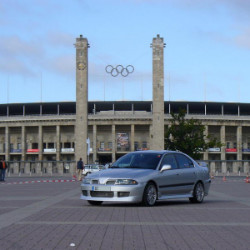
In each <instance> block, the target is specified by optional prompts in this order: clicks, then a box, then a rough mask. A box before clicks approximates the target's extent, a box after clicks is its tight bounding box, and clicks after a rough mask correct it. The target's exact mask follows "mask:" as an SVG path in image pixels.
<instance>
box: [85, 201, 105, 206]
mask: <svg viewBox="0 0 250 250" xmlns="http://www.w3.org/2000/svg"><path fill="white" fill-rule="evenodd" d="M88 203H89V204H90V205H93V206H100V205H101V204H102V201H88Z"/></svg>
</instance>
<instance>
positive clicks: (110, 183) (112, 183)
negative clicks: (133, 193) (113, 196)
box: [106, 181, 115, 185]
mask: <svg viewBox="0 0 250 250" xmlns="http://www.w3.org/2000/svg"><path fill="white" fill-rule="evenodd" d="M106 185H115V181H107V182H106Z"/></svg>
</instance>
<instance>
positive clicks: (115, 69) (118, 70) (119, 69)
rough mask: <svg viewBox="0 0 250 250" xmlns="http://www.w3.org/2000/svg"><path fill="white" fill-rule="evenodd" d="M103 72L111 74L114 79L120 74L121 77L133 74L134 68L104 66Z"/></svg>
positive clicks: (130, 66) (129, 66)
mask: <svg viewBox="0 0 250 250" xmlns="http://www.w3.org/2000/svg"><path fill="white" fill-rule="evenodd" d="M105 70H106V72H107V73H108V74H111V76H113V77H116V76H118V75H119V74H121V76H123V77H126V76H128V75H129V74H131V73H133V72H134V67H133V66H132V65H128V66H127V67H126V68H124V67H123V66H122V65H117V66H116V67H113V66H112V65H108V66H106V68H105Z"/></svg>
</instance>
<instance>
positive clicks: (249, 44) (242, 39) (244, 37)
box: [233, 28, 250, 49]
mask: <svg viewBox="0 0 250 250" xmlns="http://www.w3.org/2000/svg"><path fill="white" fill-rule="evenodd" d="M233 42H234V44H236V45H237V46H239V47H242V48H246V49H250V28H246V29H244V30H243V31H242V32H241V33H240V34H239V35H237V36H235V37H234V39H233Z"/></svg>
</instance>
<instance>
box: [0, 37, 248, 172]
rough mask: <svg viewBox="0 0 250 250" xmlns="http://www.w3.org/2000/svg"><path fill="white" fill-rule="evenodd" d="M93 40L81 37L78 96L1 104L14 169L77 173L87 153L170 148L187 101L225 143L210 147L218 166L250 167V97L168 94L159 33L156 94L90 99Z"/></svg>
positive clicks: (108, 157)
mask: <svg viewBox="0 0 250 250" xmlns="http://www.w3.org/2000/svg"><path fill="white" fill-rule="evenodd" d="M88 47H89V45H88V41H87V39H86V38H83V37H82V36H80V37H79V38H77V39H76V44H75V48H76V102H72V103H63V102H61V103H41V104H37V103H33V104H32V103H31V104H1V105H0V158H5V159H6V160H7V161H9V162H10V163H11V164H12V166H13V167H12V172H13V173H29V172H30V173H43V172H46V173H64V172H69V173H74V167H75V161H77V160H78V159H79V158H80V157H82V158H83V160H84V162H85V163H87V162H89V163H94V162H100V163H107V162H114V161H115V160H116V159H117V158H119V157H120V156H122V155H124V154H126V153H128V152H131V151H135V150H147V149H156V150H158V149H160V150H161V149H164V129H166V128H167V127H168V126H169V124H170V122H169V119H170V118H171V116H170V113H171V112H178V110H179V108H182V109H185V110H186V112H187V114H186V118H187V119H189V118H195V119H198V120H201V121H202V123H203V124H204V125H205V126H206V134H209V135H210V136H212V137H216V138H218V139H220V141H221V142H222V143H223V146H222V147H221V148H212V149H209V150H207V151H206V152H204V153H203V160H205V161H209V162H210V163H211V164H210V169H211V171H212V172H223V173H226V172H234V173H237V172H238V171H239V170H240V171H244V172H245V173H247V172H249V162H250V104H237V103H230V104H228V103H209V102H164V95H163V93H164V72H163V69H164V67H163V63H164V53H163V52H164V51H163V50H164V42H163V38H161V37H160V36H159V35H158V36H157V37H156V38H154V39H153V42H152V51H153V59H152V62H153V84H152V85H153V101H152V102H151V101H150V102H138V101H135V102H119V101H117V102H102V101H100V102H93V101H92V102H90V101H88V94H87V93H88ZM124 105H126V107H125V108H123V107H124ZM87 138H89V139H90V151H89V153H90V154H89V156H88V155H87V144H86V139H87ZM69 166H70V167H69ZM68 167H69V168H68Z"/></svg>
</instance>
